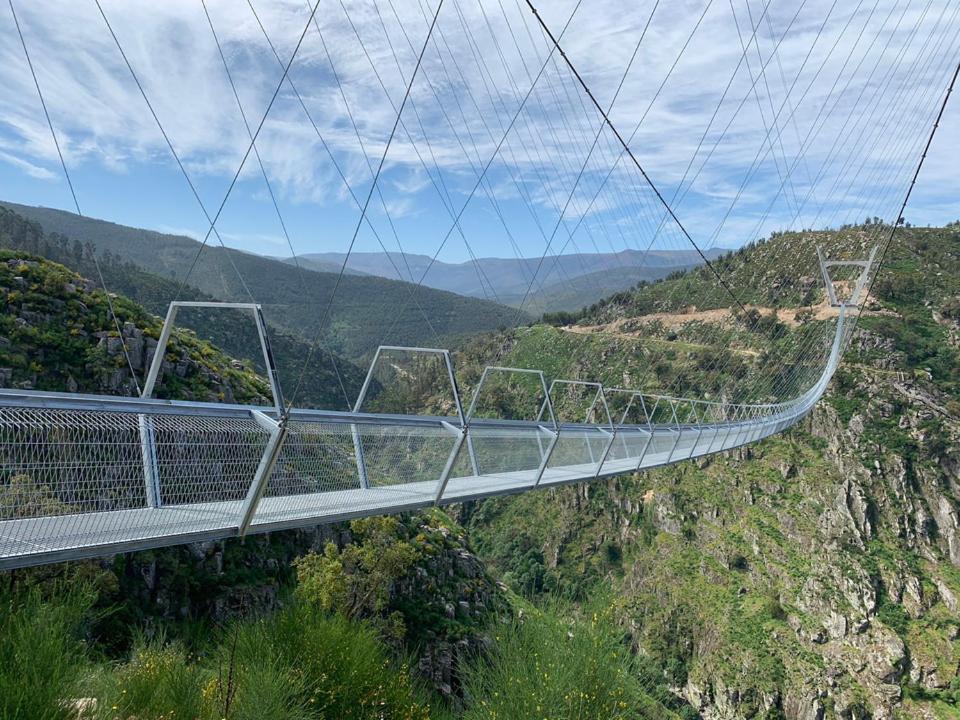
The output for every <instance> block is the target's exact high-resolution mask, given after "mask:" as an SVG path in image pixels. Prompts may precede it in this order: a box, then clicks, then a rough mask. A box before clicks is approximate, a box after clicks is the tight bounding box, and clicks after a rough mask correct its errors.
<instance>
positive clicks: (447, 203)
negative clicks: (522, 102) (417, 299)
mask: <svg viewBox="0 0 960 720" xmlns="http://www.w3.org/2000/svg"><path fill="white" fill-rule="evenodd" d="M418 6H419V3H418ZM340 7H341V8H342V9H343V12H344V14H346V15H347V18H348V20H349V22H350V26H351V28H353V31H354V34H355V35H356V36H357V38H358V40H359V41H360V42H361V44H363V40H362V38H361V36H360V33H359V31H358V30H357V28H356V25H355V24H354V22H353V20H352V19H351V18H350V17H349V13H348V12H347V9H346V6H344V4H343V2H341V3H340ZM373 7H374V11H375V12H376V14H377V19H378V20H379V23H380V28H381V29H382V30H383V35H384V37H385V38H386V40H387V45H388V46H389V47H390V52H391V54H392V55H393V60H394V63H395V64H396V66H397V72H398V73H399V75H400V78H401V80H402V79H403V78H404V72H403V67H402V65H401V63H400V58H399V56H398V55H397V51H396V48H395V47H394V44H393V41H392V39H391V38H390V32H389V30H388V29H387V25H386V23H385V22H384V19H383V14H382V13H381V12H380V7H379V4H378V3H376V2H375V3H373ZM390 8H391V10H393V13H394V17H396V19H397V24H398V26H399V27H400V30H401V32H402V33H403V36H404V39H405V40H406V41H407V45H408V46H409V47H410V50H411V52H412V53H414V54H416V52H417V51H416V46H415V45H414V44H413V41H412V40H411V39H410V36H409V34H408V33H407V30H406V28H405V27H404V25H403V22H402V21H401V19H400V15H399V14H398V13H397V11H396V8H394V6H393V4H392V3H390ZM421 11H422V8H421ZM424 19H425V22H426V24H427V25H428V26H429V24H430V20H429V17H428V16H426V15H425V16H424ZM436 33H437V36H438V37H439V36H440V35H442V33H443V28H442V26H438V27H437V28H436ZM434 47H435V48H436V49H437V55H438V57H440V52H439V43H437V42H436V41H434ZM364 51H365V54H366V55H367V58H368V60H370V62H371V65H372V66H373V67H375V64H374V63H373V62H372V59H370V58H369V54H368V53H366V46H365V45H364ZM442 63H443V60H442V57H441V64H442ZM444 70H446V68H445V67H444ZM422 72H423V78H424V82H426V83H427V86H428V87H429V88H430V92H431V93H432V94H433V96H434V97H435V98H436V100H437V107H438V108H439V109H440V111H441V113H442V114H443V117H444V119H445V120H446V121H447V123H448V125H450V128H451V130H452V131H453V133H454V137H455V138H456V140H457V144H458V145H459V146H460V151H461V152H462V153H463V155H464V158H466V160H467V162H468V163H469V164H470V166H471V169H473V167H472V166H473V163H472V161H471V159H470V154H469V153H468V152H467V149H466V147H465V146H464V145H463V142H462V141H461V139H460V135H459V133H457V132H456V128H455V126H454V124H453V122H452V121H451V120H450V117H449V116H448V114H447V111H446V108H445V107H444V103H443V101H442V100H441V99H440V94H439V93H438V92H437V89H436V88H435V87H434V85H433V82H432V81H431V80H430V75H429V73H428V72H427V69H426V68H424V69H423V71H422ZM376 74H377V76H378V78H379V73H376ZM384 92H385V94H386V95H387V98H388V100H389V101H390V104H391V105H393V101H392V99H390V94H389V93H388V92H386V86H384ZM458 102H459V100H458ZM410 108H411V110H413V113H414V117H415V118H416V120H417V125H418V126H419V127H420V133H421V135H422V137H423V139H424V142H426V144H427V151H428V152H429V154H430V159H431V160H432V161H433V167H434V170H435V171H436V173H437V177H436V179H435V178H434V177H433V175H432V174H431V173H430V171H429V168H428V167H427V165H426V163H425V162H424V163H423V167H424V170H425V171H426V172H427V176H428V177H429V178H430V180H431V182H432V184H433V185H434V189H435V190H436V191H437V194H438V195H439V196H440V202H441V204H442V205H443V207H444V209H445V210H446V211H447V214H448V215H450V216H451V217H452V216H453V208H454V203H453V197H452V196H451V194H450V190H449V188H448V187H447V183H446V180H444V176H443V171H442V170H441V169H440V163H439V162H438V160H437V156H436V153H435V152H434V150H433V144H432V143H431V142H430V138H429V135H428V133H427V131H426V128H425V126H424V123H423V119H422V117H421V115H420V110H419V108H418V107H417V104H416V101H415V100H414V99H411V100H410ZM403 128H404V130H405V131H406V125H404V126H403ZM407 137H408V139H409V140H410V144H411V146H413V147H416V141H415V140H414V138H413V136H412V135H411V134H410V133H409V132H408V131H407ZM417 155H418V157H419V158H420V159H421V161H422V156H421V155H420V154H419V151H417ZM438 180H439V185H438ZM457 231H458V233H459V234H460V237H461V239H462V240H463V244H464V247H465V248H466V250H467V254H468V255H469V256H470V260H471V262H472V264H473V268H474V272H475V273H476V275H477V281H478V282H479V283H480V291H481V292H482V293H483V295H484V298H486V299H487V300H489V299H490V295H489V294H488V293H487V289H486V288H487V287H489V288H490V292H492V293H493V297H494V300H495V301H496V302H499V301H500V298H499V296H498V294H497V292H496V289H495V288H494V286H493V283H492V282H491V281H490V278H489V277H487V274H486V272H485V271H484V270H483V268H482V267H481V266H480V264H479V263H478V262H477V255H476V253H475V252H474V251H473V247H472V246H471V245H470V242H469V241H468V240H467V236H466V233H464V231H463V228H462V227H461V226H459V224H458V227H457ZM410 282H414V277H413V274H412V273H411V276H410ZM484 283H486V286H484Z"/></svg>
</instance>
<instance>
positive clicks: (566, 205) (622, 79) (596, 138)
mask: <svg viewBox="0 0 960 720" xmlns="http://www.w3.org/2000/svg"><path fill="white" fill-rule="evenodd" d="M658 2H659V0H658ZM656 9H657V4H654V7H653V11H652V12H651V13H650V17H649V18H647V22H646V24H645V25H644V27H643V31H642V32H641V33H640V39H639V40H637V44H636V45H635V46H634V48H633V53H632V54H631V55H630V60H629V61H628V62H627V65H626V67H625V68H624V70H623V74H622V75H621V76H620V82H619V84H618V85H617V89H616V91H615V92H614V93H613V97H612V98H611V99H610V103H609V105H608V106H607V109H606V112H604V111H603V110H602V109H601V110H600V112H601V114H602V116H603V117H604V119H606V118H607V117H608V116H609V114H610V112H612V111H613V106H614V105H615V104H616V102H617V98H618V97H620V91H621V90H623V85H624V83H626V81H627V76H628V75H629V74H630V70H631V68H633V63H634V61H635V60H636V59H637V54H638V53H639V52H640V46H641V44H642V43H643V40H644V38H645V37H646V34H647V30H648V29H649V27H650V23H651V22H652V21H653V14H654V12H656ZM561 52H562V51H561ZM605 124H606V123H605V122H603V121H601V122H600V125H599V127H598V129H597V133H596V135H595V136H594V138H593V143H592V144H591V145H590V150H589V151H588V152H587V157H586V158H585V159H584V161H583V165H582V166H581V167H580V171H579V172H578V173H577V177H576V180H574V183H573V187H572V188H571V189H570V194H569V195H568V196H567V200H566V202H565V203H564V205H563V209H562V210H561V211H560V217H558V218H557V223H556V225H554V227H553V231H552V232H551V234H550V240H549V241H548V242H547V247H546V248H544V250H543V254H542V255H541V256H540V261H539V262H538V263H537V267H536V270H534V273H533V278H532V279H531V280H530V284H529V285H527V289H526V291H525V292H524V294H523V299H522V300H521V301H520V305H519V306H518V307H517V321H519V319H520V314H521V313H522V312H523V306H524V304H525V303H526V302H527V298H528V297H529V295H530V290H531V288H532V287H533V281H534V280H535V279H536V277H537V275H538V274H539V272H540V269H541V267H543V261H544V259H545V258H546V256H547V253H548V252H549V250H550V246H551V245H552V243H553V240H554V238H555V237H556V234H557V230H558V229H559V228H560V225H561V223H562V222H563V217H564V215H565V214H566V212H567V209H568V208H569V207H570V202H571V201H572V200H573V197H574V195H575V194H576V192H577V187H578V186H579V185H580V179H581V178H582V177H583V173H584V171H585V170H586V169H587V165H588V164H589V163H590V158H591V157H592V156H593V151H594V148H596V146H597V142H598V141H599V139H600V135H601V134H602V133H603V128H604V126H605ZM514 324H516V321H515V322H514ZM505 344H506V339H504V343H503V344H502V345H501V350H500V352H502V351H503V345H505ZM498 355H499V353H498Z"/></svg>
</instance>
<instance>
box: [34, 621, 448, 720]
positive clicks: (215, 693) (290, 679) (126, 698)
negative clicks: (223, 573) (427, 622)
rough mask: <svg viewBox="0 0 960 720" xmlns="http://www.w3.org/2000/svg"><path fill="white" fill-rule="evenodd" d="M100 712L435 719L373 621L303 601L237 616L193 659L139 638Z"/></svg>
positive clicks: (111, 677)
mask: <svg viewBox="0 0 960 720" xmlns="http://www.w3.org/2000/svg"><path fill="white" fill-rule="evenodd" d="M98 710H99V713H100V716H101V717H102V718H104V719H106V718H110V719H111V720H130V719H132V718H137V719H138V720H218V719H220V718H227V720H259V718H271V720H310V719H313V720H327V719H330V718H337V720H367V719H368V718H372V717H378V718H384V719H385V720H386V719H389V720H429V718H431V717H436V713H435V712H433V711H432V709H431V703H430V696H429V694H428V693H427V692H426V691H425V690H423V689H422V688H421V687H420V686H419V685H417V684H416V683H415V682H414V680H413V679H412V676H411V674H410V671H409V668H408V667H407V666H406V665H405V664H401V663H398V662H395V661H394V660H393V658H392V657H391V655H390V652H389V650H388V649H387V647H386V646H385V645H384V644H383V643H382V642H381V641H380V640H379V638H378V637H377V635H376V632H375V631H374V630H373V628H371V627H370V626H369V625H367V624H361V623H356V622H351V621H349V620H347V619H346V618H344V617H342V616H339V615H334V616H329V615H325V614H323V613H321V612H318V611H317V610H316V609H315V608H312V607H310V606H307V605H294V606H293V607H291V608H288V609H286V610H283V611H281V612H279V613H278V614H276V615H274V616H272V617H270V618H266V619H263V620H258V621H252V622H251V621H246V622H240V623H238V624H237V625H236V626H234V627H233V628H231V629H230V630H229V631H227V632H226V633H225V635H224V637H223V638H222V639H221V640H220V641H219V642H217V643H214V644H213V645H212V647H210V648H209V650H208V651H207V652H206V653H205V654H204V655H203V656H201V657H199V658H194V657H192V656H190V655H188V654H187V652H186V650H185V649H184V648H183V646H182V645H180V644H178V643H168V642H165V641H164V639H163V638H160V639H158V640H154V641H151V642H143V641H140V642H138V643H137V647H136V649H135V650H134V653H133V656H132V658H131V660H130V661H129V662H127V663H125V664H123V665H121V666H119V667H118V668H116V669H115V670H114V671H113V672H110V673H107V674H106V677H105V680H104V682H103V688H102V691H101V692H100V693H99V703H98ZM38 717H39V716H38Z"/></svg>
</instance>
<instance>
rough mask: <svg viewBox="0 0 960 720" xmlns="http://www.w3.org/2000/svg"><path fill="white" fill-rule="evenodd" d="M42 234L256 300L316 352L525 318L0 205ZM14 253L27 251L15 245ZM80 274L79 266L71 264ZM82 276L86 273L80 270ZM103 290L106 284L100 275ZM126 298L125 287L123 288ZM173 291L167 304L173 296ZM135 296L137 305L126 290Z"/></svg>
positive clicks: (442, 336)
mask: <svg viewBox="0 0 960 720" xmlns="http://www.w3.org/2000/svg"><path fill="white" fill-rule="evenodd" d="M0 206H2V207H5V208H6V209H7V210H9V211H12V212H13V213H16V214H17V215H19V216H21V217H24V218H26V219H28V220H30V221H33V222H35V223H37V224H38V225H39V226H40V227H41V228H42V231H43V232H44V233H45V234H46V235H49V236H56V237H65V238H68V239H69V241H70V243H78V244H79V245H80V246H81V247H82V246H85V245H87V244H88V243H89V244H91V245H92V246H93V248H95V251H96V253H97V256H98V257H104V256H106V257H108V258H111V259H116V260H119V261H120V262H122V263H132V264H133V265H135V266H136V267H137V268H139V269H140V270H142V271H146V272H148V273H150V274H151V275H153V276H155V277H157V278H161V279H163V280H165V281H166V282H168V283H173V286H175V287H177V288H179V287H180V285H181V284H184V283H186V285H187V287H186V288H184V289H185V290H187V291H189V290H190V289H193V290H196V291H199V292H201V293H205V294H206V295H209V296H210V297H212V298H215V299H217V300H225V301H235V302H251V301H255V302H259V303H260V304H261V305H262V306H263V309H264V314H265V316H266V318H267V322H268V323H270V324H271V325H274V326H276V327H278V328H281V329H283V330H285V331H286V332H288V333H291V334H293V335H297V336H299V337H301V338H303V339H304V340H306V341H307V342H312V341H313V340H314V339H315V338H316V339H318V341H319V343H318V344H319V345H320V346H322V347H323V351H324V352H325V353H326V352H333V353H335V354H337V355H342V356H345V357H347V358H352V359H359V358H365V357H368V356H369V355H370V354H371V353H372V352H373V351H374V350H375V349H376V347H377V345H379V344H390V345H412V346H425V345H429V346H441V347H444V346H447V345H449V344H450V339H451V338H455V337H458V336H462V335H464V334H471V333H476V332H483V331H487V330H495V329H497V328H500V327H509V326H511V325H513V324H516V323H518V322H527V321H529V317H528V316H527V315H525V314H524V313H519V312H518V311H517V310H516V309H514V308H511V307H507V306H505V305H502V304H497V303H494V302H489V301H486V300H482V299H479V298H473V297H467V296H465V295H460V294H455V293H453V292H445V291H439V290H435V289H433V288H430V287H416V286H414V285H413V284H411V283H407V282H402V281H399V280H390V279H385V278H381V277H374V276H360V275H344V276H343V277H342V278H338V274H337V273H334V272H328V271H327V270H328V269H329V268H321V269H320V270H319V271H315V270H311V269H309V268H306V267H303V268H297V267H294V266H292V265H291V264H289V263H285V262H281V261H279V260H276V259H272V258H268V257H264V256H261V255H255V254H252V253H246V252H241V251H238V250H233V249H227V248H223V247H219V246H214V245H212V244H210V243H208V244H207V245H206V246H204V247H201V243H199V242H197V241H196V240H194V239H192V238H188V237H185V236H182V235H169V234H165V233H159V232H155V231H153V230H143V229H140V228H132V227H127V226H124V225H118V224H116V223H112V222H107V221H105V220H97V219H93V218H86V217H82V216H79V215H76V214H74V213H70V212H65V211H62V210H54V209H50V208H44V207H32V206H26V205H17V204H15V203H6V202H0ZM11 249H30V248H20V247H16V246H12V248H11ZM78 269H79V268H78ZM83 271H86V270H83ZM105 280H106V281H107V285H108V287H109V286H110V280H111V278H105ZM127 292H129V289H128V290H127ZM176 292H177V291H176V290H174V291H173V293H172V294H171V296H170V297H167V298H166V300H167V301H169V300H172V299H174V298H173V295H175V294H176ZM132 297H134V299H137V300H140V301H142V299H141V298H139V297H137V296H136V294H133V295H132Z"/></svg>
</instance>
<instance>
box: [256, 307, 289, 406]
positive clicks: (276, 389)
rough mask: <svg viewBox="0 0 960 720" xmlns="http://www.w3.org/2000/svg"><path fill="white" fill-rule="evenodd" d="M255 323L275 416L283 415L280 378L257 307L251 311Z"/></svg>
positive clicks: (265, 326)
mask: <svg viewBox="0 0 960 720" xmlns="http://www.w3.org/2000/svg"><path fill="white" fill-rule="evenodd" d="M253 317H254V320H255V322H256V323H257V333H258V334H259V335H260V347H261V349H262V350H263V364H264V367H265V368H266V369H267V380H269V381H270V390H271V392H272V393H273V404H274V406H275V407H276V408H277V414H278V416H279V415H282V414H283V392H282V391H281V390H280V376H279V373H278V371H277V364H276V362H275V361H274V359H273V350H272V349H271V347H270V337H269V336H268V335H267V323H266V322H265V321H264V319H263V308H261V307H260V306H259V305H257V307H256V308H255V309H254V311H253Z"/></svg>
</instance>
